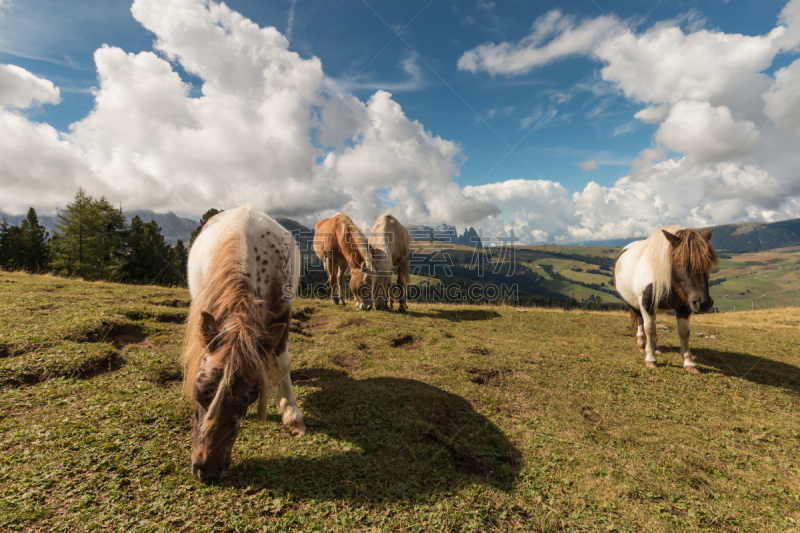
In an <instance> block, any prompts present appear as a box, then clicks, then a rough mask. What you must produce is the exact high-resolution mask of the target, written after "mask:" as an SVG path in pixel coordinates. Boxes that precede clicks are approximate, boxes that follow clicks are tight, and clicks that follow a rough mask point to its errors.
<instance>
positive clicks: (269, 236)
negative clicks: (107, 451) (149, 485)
mask: <svg viewBox="0 0 800 533" xmlns="http://www.w3.org/2000/svg"><path fill="white" fill-rule="evenodd" d="M188 270H189V292H190V293H191V295H192V304H191V307H190V308H189V316H188V319H187V329H186V340H185V345H184V349H183V366H184V376H185V382H184V388H185V392H186V394H187V396H188V397H189V398H191V399H192V400H194V404H195V405H194V430H193V432H192V473H193V474H194V476H195V477H196V478H197V479H199V480H206V479H213V478H217V477H220V476H221V475H222V474H224V473H225V471H226V470H227V469H228V467H229V466H230V463H231V451H232V449H233V443H234V441H235V440H236V435H237V434H238V432H239V428H240V427H241V425H242V420H243V419H244V416H245V414H246V413H247V408H248V407H249V406H250V404H252V403H253V402H255V401H256V400H258V418H259V419H260V420H261V421H263V420H264V419H265V417H266V408H267V397H268V393H269V392H270V390H271V387H272V383H277V384H278V391H277V396H278V398H277V406H278V408H279V409H280V410H281V411H282V412H283V424H284V426H285V427H286V429H287V430H289V432H290V433H292V434H293V435H303V434H304V433H305V432H306V426H305V423H304V422H303V415H302V414H301V413H300V411H299V410H298V409H297V405H296V403H295V398H294V393H293V392H292V382H291V379H290V378H289V364H290V361H289V352H288V350H287V341H288V335H289V325H290V323H291V320H292V299H293V297H294V293H295V291H296V288H297V282H298V278H299V270H300V252H299V250H298V247H297V244H296V243H295V241H294V239H293V238H292V235H291V234H290V233H288V232H287V231H286V230H285V229H284V228H283V227H282V226H281V225H280V224H278V223H277V222H275V221H274V220H273V219H271V218H270V217H268V216H267V215H265V214H263V213H259V212H257V211H253V210H252V209H251V208H250V207H249V206H245V207H239V208H237V209H233V210H231V211H224V212H222V213H219V214H218V215H215V216H214V217H212V218H211V219H210V220H209V221H208V223H206V225H205V227H204V228H203V231H202V232H201V233H200V235H199V236H198V237H197V239H196V240H195V242H194V244H193V245H192V248H191V251H190V252H189V266H188Z"/></svg>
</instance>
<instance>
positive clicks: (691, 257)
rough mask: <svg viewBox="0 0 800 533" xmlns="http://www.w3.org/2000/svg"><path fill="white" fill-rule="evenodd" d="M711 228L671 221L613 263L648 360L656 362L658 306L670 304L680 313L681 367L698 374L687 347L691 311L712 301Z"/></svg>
mask: <svg viewBox="0 0 800 533" xmlns="http://www.w3.org/2000/svg"><path fill="white" fill-rule="evenodd" d="M711 232H712V230H711V229H708V230H706V231H704V232H703V233H700V232H699V231H697V230H695V229H679V227H678V226H667V227H664V228H661V229H660V230H658V231H656V232H655V233H653V234H652V235H651V236H650V237H648V238H647V239H646V240H644V241H636V242H632V243H631V244H629V245H628V246H626V247H625V248H624V249H623V250H622V252H620V254H619V257H617V261H616V263H615V264H614V278H613V283H614V286H615V287H616V289H617V292H618V293H619V295H620V297H621V298H622V300H623V301H624V302H625V303H626V304H628V307H630V309H631V323H632V325H633V327H634V330H635V334H636V344H637V346H638V348H639V350H640V351H641V352H643V353H644V354H645V365H646V366H648V367H649V368H656V366H657V364H656V358H655V356H656V355H657V354H660V351H659V350H658V347H657V346H656V320H655V319H656V310H657V309H670V310H673V311H675V315H676V316H677V318H678V336H679V337H680V341H681V355H682V356H683V368H684V370H686V371H687V372H691V373H693V374H699V371H698V370H697V365H696V364H695V362H694V359H693V358H692V353H691V352H690V351H689V317H690V316H691V315H692V313H705V312H707V311H708V310H709V309H711V307H712V306H713V305H714V300H712V299H711V295H710V294H709V292H708V277H709V275H710V274H711V272H712V271H713V270H714V267H715V266H716V265H717V262H718V259H717V253H716V252H715V251H714V248H713V247H712V246H711V243H710V241H711Z"/></svg>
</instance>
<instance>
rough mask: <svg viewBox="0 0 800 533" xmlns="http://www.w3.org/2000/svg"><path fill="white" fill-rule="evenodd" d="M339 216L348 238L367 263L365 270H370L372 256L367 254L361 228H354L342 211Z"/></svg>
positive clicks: (364, 236)
mask: <svg viewBox="0 0 800 533" xmlns="http://www.w3.org/2000/svg"><path fill="white" fill-rule="evenodd" d="M339 216H340V217H341V218H342V222H343V223H344V225H345V227H346V228H347V231H348V233H350V236H351V238H352V239H353V244H354V245H355V246H356V248H357V249H358V251H359V252H360V253H361V256H362V257H363V258H364V261H365V262H366V263H367V268H369V269H370V270H372V255H371V254H370V253H369V246H367V237H366V235H364V232H363V231H361V228H359V227H358V226H356V224H355V222H353V221H352V220H350V217H349V216H347V215H346V214H345V212H344V211H340V212H339Z"/></svg>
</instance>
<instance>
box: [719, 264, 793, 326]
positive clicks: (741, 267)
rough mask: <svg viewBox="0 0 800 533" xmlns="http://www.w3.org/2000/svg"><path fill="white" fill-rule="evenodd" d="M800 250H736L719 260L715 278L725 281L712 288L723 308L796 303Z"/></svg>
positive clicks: (724, 309) (774, 306)
mask: <svg viewBox="0 0 800 533" xmlns="http://www.w3.org/2000/svg"><path fill="white" fill-rule="evenodd" d="M798 267H800V252H798V251H797V250H796V249H781V250H771V251H767V252H760V253H752V254H735V255H733V256H732V258H731V259H722V260H720V266H719V270H718V271H717V272H715V273H714V275H713V276H712V277H711V278H712V279H719V278H725V280H726V281H725V282H723V283H722V284H720V285H715V286H714V287H712V288H711V296H712V297H713V298H714V305H715V306H716V307H718V308H719V309H720V310H721V311H734V310H736V311H743V310H744V311H749V310H752V309H776V308H783V307H784V306H786V307H797V306H798V302H800V270H798Z"/></svg>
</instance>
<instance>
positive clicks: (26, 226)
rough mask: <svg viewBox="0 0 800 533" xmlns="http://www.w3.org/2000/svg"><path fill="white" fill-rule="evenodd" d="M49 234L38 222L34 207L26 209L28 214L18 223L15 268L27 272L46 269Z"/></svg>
mask: <svg viewBox="0 0 800 533" xmlns="http://www.w3.org/2000/svg"><path fill="white" fill-rule="evenodd" d="M49 238H50V234H49V233H48V232H47V230H46V229H45V228H44V226H42V225H41V224H39V217H38V216H37V215H36V210H35V209H34V208H32V207H31V208H30V209H28V216H27V217H25V220H23V221H22V223H21V224H20V239H19V241H20V242H18V243H17V246H18V247H19V249H18V252H17V254H18V257H19V259H18V261H19V264H17V265H16V266H17V268H21V269H24V270H27V271H28V272H42V271H44V270H47V268H48V266H49V263H50V246H49V242H48V240H49Z"/></svg>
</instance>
